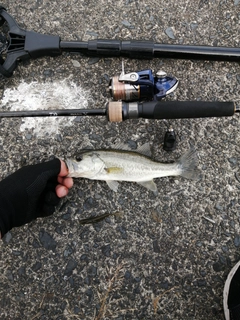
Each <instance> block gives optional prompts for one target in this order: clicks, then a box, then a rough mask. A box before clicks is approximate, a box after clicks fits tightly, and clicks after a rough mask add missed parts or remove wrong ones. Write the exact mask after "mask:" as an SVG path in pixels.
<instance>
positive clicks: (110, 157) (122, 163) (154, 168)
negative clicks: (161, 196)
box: [96, 151, 181, 182]
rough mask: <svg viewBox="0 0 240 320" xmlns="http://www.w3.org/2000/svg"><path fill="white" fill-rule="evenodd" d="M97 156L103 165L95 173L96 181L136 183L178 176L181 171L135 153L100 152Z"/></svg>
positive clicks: (172, 165)
mask: <svg viewBox="0 0 240 320" xmlns="http://www.w3.org/2000/svg"><path fill="white" fill-rule="evenodd" d="M97 154H98V156H99V158H100V159H101V160H102V161H103V162H104V163H105V166H104V167H103V168H102V169H101V171H99V172H98V173H97V176H96V178H97V179H98V180H109V179H110V180H118V181H135V182H138V181H146V180H150V179H154V178H158V177H164V176H170V175H179V174H180V171H181V170H180V169H178V168H177V165H176V164H162V163H159V162H156V161H153V160H151V159H150V158H148V157H146V156H144V155H141V154H138V153H136V152H127V151H126V152H118V151H117V152H115V151H100V152H99V153H97ZM119 169H120V170H119Z"/></svg>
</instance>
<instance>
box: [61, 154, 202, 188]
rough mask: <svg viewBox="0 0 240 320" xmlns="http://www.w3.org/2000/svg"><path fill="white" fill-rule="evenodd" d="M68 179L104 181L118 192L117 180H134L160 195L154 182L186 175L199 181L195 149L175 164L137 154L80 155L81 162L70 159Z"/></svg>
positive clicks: (67, 161) (68, 162)
mask: <svg viewBox="0 0 240 320" xmlns="http://www.w3.org/2000/svg"><path fill="white" fill-rule="evenodd" d="M66 164H67V167H68V170H69V174H68V176H69V177H73V178H88V179H91V180H105V181H106V183H107V184H108V186H109V187H110V188H111V189H112V190H113V191H115V192H117V190H118V182H117V181H132V182H137V183H138V184H140V185H142V186H144V187H145V188H147V189H149V190H151V191H153V192H157V186H156V184H155V183H154V181H153V179H155V178H160V177H166V176H183V177H185V178H189V179H196V178H197V177H198V176H199V170H198V169H197V156H196V151H195V149H191V150H189V151H188V152H186V154H184V155H183V156H182V157H181V158H180V159H178V160H177V161H176V162H174V163H161V162H157V161H153V160H152V159H151V158H150V157H147V156H145V155H142V154H140V153H138V152H135V151H125V150H93V151H85V152H82V153H81V154H80V157H79V161H76V160H72V159H67V160H66Z"/></svg>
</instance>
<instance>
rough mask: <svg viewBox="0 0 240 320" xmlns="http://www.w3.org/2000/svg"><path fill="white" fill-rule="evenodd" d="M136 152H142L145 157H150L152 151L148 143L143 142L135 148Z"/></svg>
mask: <svg viewBox="0 0 240 320" xmlns="http://www.w3.org/2000/svg"><path fill="white" fill-rule="evenodd" d="M136 151H137V152H138V153H141V154H143V155H144V156H147V157H150V158H151V157H152V151H151V147H150V143H149V142H146V143H144V144H143V145H142V146H140V147H139V148H137V150H136Z"/></svg>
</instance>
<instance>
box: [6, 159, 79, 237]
mask: <svg viewBox="0 0 240 320" xmlns="http://www.w3.org/2000/svg"><path fill="white" fill-rule="evenodd" d="M67 173H68V169H67V166H66V164H65V163H64V162H63V161H62V160H59V159H54V160H51V161H48V162H43V163H39V164H36V165H30V166H25V167H22V168H21V169H19V170H17V171H16V172H14V173H13V174H11V175H9V176H8V177H7V178H5V179H4V180H2V181H1V182H0V230H1V235H2V236H3V235H4V234H5V233H6V232H8V231H9V230H11V229H12V228H13V227H18V226H21V225H23V224H25V223H28V222H30V221H31V220H33V219H36V218H37V217H45V216H48V215H51V214H53V213H54V211H55V209H56V206H57V204H58V203H59V201H60V198H62V197H64V196H66V195H67V194H68V191H69V188H71V187H72V185H73V180H72V179H71V178H67V177H66V175H67Z"/></svg>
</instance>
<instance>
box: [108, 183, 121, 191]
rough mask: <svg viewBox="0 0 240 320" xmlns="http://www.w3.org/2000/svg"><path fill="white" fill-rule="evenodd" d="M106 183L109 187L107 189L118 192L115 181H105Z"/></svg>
mask: <svg viewBox="0 0 240 320" xmlns="http://www.w3.org/2000/svg"><path fill="white" fill-rule="evenodd" d="M106 183H107V185H108V186H109V188H110V189H111V190H113V191H114V192H117V191H118V186H119V183H118V182H117V181H115V180H106Z"/></svg>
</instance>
